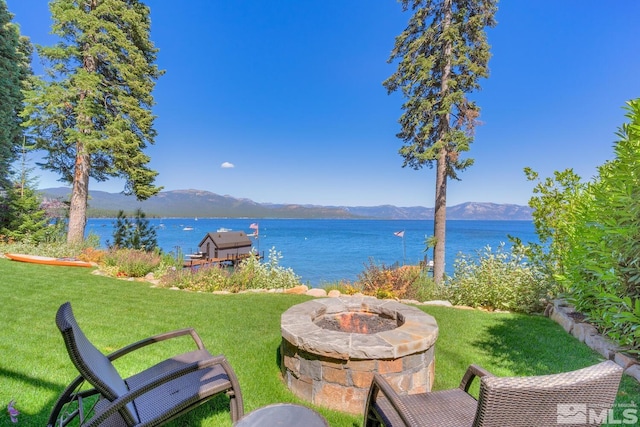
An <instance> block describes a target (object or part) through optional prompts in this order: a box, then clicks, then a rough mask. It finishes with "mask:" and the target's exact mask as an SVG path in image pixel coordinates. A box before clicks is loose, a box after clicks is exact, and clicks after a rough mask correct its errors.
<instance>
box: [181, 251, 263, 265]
mask: <svg viewBox="0 0 640 427" xmlns="http://www.w3.org/2000/svg"><path fill="white" fill-rule="evenodd" d="M187 256H188V255H187ZM250 256H251V254H239V255H233V256H228V257H226V258H199V257H194V256H193V255H192V256H191V257H189V259H187V260H185V261H184V264H183V265H182V267H183V268H199V267H202V266H204V267H212V266H215V267H223V266H226V265H229V266H233V267H235V266H236V265H238V264H239V263H240V261H242V260H245V259H247V258H249V257H250ZM253 256H257V257H258V259H261V258H262V257H261V256H259V255H256V254H253Z"/></svg>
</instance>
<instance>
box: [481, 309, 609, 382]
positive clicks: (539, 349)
mask: <svg viewBox="0 0 640 427" xmlns="http://www.w3.org/2000/svg"><path fill="white" fill-rule="evenodd" d="M474 346H477V347H478V348H480V349H482V350H483V351H484V352H485V353H486V354H487V355H488V357H489V358H490V360H491V362H492V364H493V365H494V366H496V367H499V368H497V369H495V372H492V373H493V374H495V375H505V376H513V375H517V376H528V375H545V374H553V373H559V372H567V371H572V370H576V369H580V368H584V367H587V366H590V365H593V364H596V363H598V362H599V361H601V360H602V357H601V356H600V355H599V354H597V353H596V352H595V351H593V350H592V349H590V348H589V347H588V346H587V345H585V344H583V343H581V342H580V341H578V340H577V339H576V338H574V337H573V336H572V335H570V334H567V333H566V332H565V330H564V329H562V327H561V326H560V325H558V324H557V323H555V322H554V321H552V320H550V319H548V318H546V317H543V316H529V315H517V314H516V315H512V316H509V317H503V318H501V319H496V322H495V323H494V324H493V325H490V326H488V327H487V328H486V329H485V333H484V334H483V335H482V338H481V339H479V340H478V341H476V342H475V343H474Z"/></svg>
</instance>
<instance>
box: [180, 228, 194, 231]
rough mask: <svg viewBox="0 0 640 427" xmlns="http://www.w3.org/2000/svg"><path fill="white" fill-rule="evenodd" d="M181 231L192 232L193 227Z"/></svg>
mask: <svg viewBox="0 0 640 427" xmlns="http://www.w3.org/2000/svg"><path fill="white" fill-rule="evenodd" d="M182 231H193V227H185V228H183V229H182Z"/></svg>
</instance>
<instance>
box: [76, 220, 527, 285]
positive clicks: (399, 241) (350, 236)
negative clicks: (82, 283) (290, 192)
mask: <svg viewBox="0 0 640 427" xmlns="http://www.w3.org/2000/svg"><path fill="white" fill-rule="evenodd" d="M149 222H150V224H151V225H153V226H155V227H156V232H157V237H158V245H159V246H160V247H161V248H162V250H163V251H165V252H173V253H176V252H177V251H181V252H182V253H184V254H189V253H193V252H197V250H198V244H199V243H200V241H201V240H202V239H203V238H204V236H205V235H206V234H207V233H208V232H212V231H216V230H218V229H220V228H226V229H231V230H234V231H245V232H246V233H247V234H250V233H252V232H253V230H252V229H250V228H249V225H250V224H252V223H258V224H259V227H260V230H259V231H260V232H259V237H258V238H252V240H253V246H254V248H255V249H256V250H258V251H259V253H260V254H264V255H265V257H266V256H268V254H269V249H270V248H272V247H275V249H276V250H277V251H278V252H280V253H281V255H282V259H281V260H280V265H282V266H284V267H290V268H292V269H293V271H294V272H295V273H296V274H297V275H298V276H300V277H301V279H302V282H303V283H307V284H309V285H311V286H315V287H318V286H322V285H323V284H325V283H331V282H335V281H339V280H349V281H353V280H355V279H357V277H358V274H360V273H361V272H362V271H363V270H364V269H365V266H366V265H368V264H369V263H370V261H372V262H374V263H376V264H384V265H387V266H390V265H392V264H394V263H399V264H403V263H404V264H417V263H418V262H420V261H421V260H423V259H424V256H425V252H424V247H425V236H430V235H432V234H433V221H431V220H335V219H220V218H212V219H209V218H200V219H195V218H171V219H169V218H165V219H149ZM114 223H115V220H114V219H96V218H91V219H89V220H88V223H87V233H89V232H92V233H94V234H97V235H98V236H99V237H100V240H101V244H102V245H103V246H106V245H107V242H108V241H111V240H113V226H114ZM185 228H192V230H184V229H185ZM398 231H404V238H401V237H397V236H395V235H394V233H395V232H398ZM509 235H511V236H516V237H519V238H520V239H521V240H522V241H523V242H530V241H531V242H535V241H537V240H538V239H537V236H536V234H535V231H534V227H533V223H532V222H531V221H447V235H446V239H447V242H446V266H445V270H446V272H447V274H452V273H453V264H454V260H455V258H456V255H457V254H459V253H464V254H469V255H473V254H475V253H476V251H478V250H480V249H482V248H483V247H485V246H487V245H489V246H491V247H492V248H496V247H497V246H498V245H499V244H500V243H501V242H505V243H507V245H508V244H509V241H508V237H507V236H509ZM431 256H432V251H429V258H431Z"/></svg>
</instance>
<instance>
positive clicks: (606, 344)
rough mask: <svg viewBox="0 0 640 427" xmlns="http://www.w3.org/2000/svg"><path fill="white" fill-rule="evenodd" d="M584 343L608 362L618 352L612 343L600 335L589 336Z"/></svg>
mask: <svg viewBox="0 0 640 427" xmlns="http://www.w3.org/2000/svg"><path fill="white" fill-rule="evenodd" d="M584 343H585V344H586V345H588V346H589V347H591V348H592V349H593V350H595V351H597V352H598V353H600V354H601V355H602V356H604V357H605V358H607V359H609V360H612V359H613V357H614V356H615V354H616V352H617V351H618V346H616V344H615V343H614V342H613V341H611V340H609V339H608V338H605V337H603V336H601V335H589V336H587V337H586V339H585V341H584Z"/></svg>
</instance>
